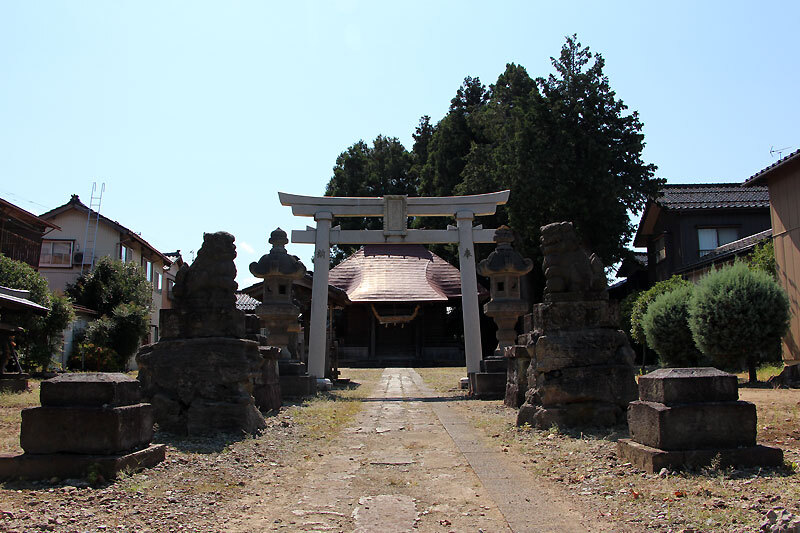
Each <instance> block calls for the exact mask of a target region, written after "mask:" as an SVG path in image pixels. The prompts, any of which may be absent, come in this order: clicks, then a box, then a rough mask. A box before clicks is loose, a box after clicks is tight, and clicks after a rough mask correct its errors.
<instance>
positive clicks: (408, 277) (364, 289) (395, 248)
mask: <svg viewBox="0 0 800 533" xmlns="http://www.w3.org/2000/svg"><path fill="white" fill-rule="evenodd" d="M329 283H330V284H331V285H333V286H335V287H339V288H340V289H342V290H344V291H346V292H347V296H348V297H349V298H350V300H351V301H353V302H414V301H416V302H421V301H427V302H430V301H447V300H449V299H452V298H460V297H461V274H460V272H459V270H458V269H457V268H456V267H454V266H453V265H451V264H450V263H448V262H447V261H445V260H444V259H442V258H441V257H439V256H438V255H436V254H434V253H432V252H430V251H429V250H428V249H426V248H425V247H424V246H422V245H421V244H368V245H365V246H364V247H362V248H361V249H360V250H358V251H357V252H356V253H354V254H353V255H351V256H350V257H348V258H347V259H345V260H344V261H342V262H341V263H339V264H338V265H337V266H336V267H334V268H333V269H331V271H330V278H329ZM484 290H485V289H484Z"/></svg>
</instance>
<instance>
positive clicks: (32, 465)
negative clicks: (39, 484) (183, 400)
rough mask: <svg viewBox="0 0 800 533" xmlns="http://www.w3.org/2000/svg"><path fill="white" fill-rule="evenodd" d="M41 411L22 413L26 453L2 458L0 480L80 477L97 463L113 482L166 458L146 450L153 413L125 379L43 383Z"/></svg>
mask: <svg viewBox="0 0 800 533" xmlns="http://www.w3.org/2000/svg"><path fill="white" fill-rule="evenodd" d="M40 400H41V404H42V405H41V407H32V408H28V409H23V410H22V426H21V430H20V445H21V446H22V449H23V450H24V451H25V453H24V454H22V455H19V456H15V457H8V456H6V457H0V478H9V477H25V478H28V479H33V478H43V477H44V478H46V477H53V476H56V477H83V476H85V475H86V473H87V469H88V468H89V467H90V466H91V465H94V464H97V465H98V466H97V468H99V473H101V474H102V475H103V476H104V477H107V478H112V477H114V476H115V475H116V474H117V473H118V472H119V471H120V470H121V469H132V470H139V469H141V468H145V467H149V466H153V465H155V464H157V463H159V462H160V461H162V460H163V459H164V446H163V445H153V446H151V445H150V441H151V440H152V438H153V408H152V406H151V405H150V404H148V403H141V392H140V388H139V383H138V382H137V381H136V380H133V379H131V378H129V377H128V376H126V375H124V374H64V375H62V376H59V377H56V378H54V379H52V380H49V381H44V382H42V388H41V393H40Z"/></svg>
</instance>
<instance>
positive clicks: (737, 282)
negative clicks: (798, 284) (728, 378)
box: [689, 263, 789, 383]
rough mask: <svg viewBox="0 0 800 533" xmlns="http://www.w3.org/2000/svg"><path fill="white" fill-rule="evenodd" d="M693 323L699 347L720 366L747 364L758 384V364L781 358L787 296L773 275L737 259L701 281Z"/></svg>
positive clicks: (691, 304) (786, 324) (692, 311)
mask: <svg viewBox="0 0 800 533" xmlns="http://www.w3.org/2000/svg"><path fill="white" fill-rule="evenodd" d="M689 327H690V328H691V330H692V334H693V336H694V340H695V344H697V347H698V348H699V349H700V351H702V352H703V353H704V354H705V355H707V356H708V357H711V358H712V359H714V360H715V361H717V362H718V364H720V365H721V366H733V365H746V366H747V368H748V371H749V377H750V382H751V383H755V382H756V381H758V378H757V376H756V369H757V367H758V365H759V364H760V363H763V362H768V361H775V360H779V359H780V353H781V337H783V335H784V334H785V333H786V331H787V329H788V327H789V299H788V297H787V296H786V293H785V292H784V290H783V289H782V288H781V286H780V285H778V283H777V282H776V281H775V279H774V278H773V277H772V276H770V275H769V274H767V273H766V272H763V271H754V270H750V269H748V267H747V265H745V264H744V263H736V264H734V265H732V266H728V267H725V268H722V269H721V270H718V271H716V272H712V273H711V274H709V275H708V276H706V277H704V278H703V279H702V280H700V282H699V283H698V285H697V287H696V288H695V291H694V294H693V295H692V298H691V300H690V302H689Z"/></svg>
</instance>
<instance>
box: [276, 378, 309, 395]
mask: <svg viewBox="0 0 800 533" xmlns="http://www.w3.org/2000/svg"><path fill="white" fill-rule="evenodd" d="M280 382H281V396H283V397H284V398H302V397H303V396H312V395H314V394H315V393H316V392H317V380H316V378H315V377H314V376H309V375H308V374H306V375H305V376H284V375H281V376H280Z"/></svg>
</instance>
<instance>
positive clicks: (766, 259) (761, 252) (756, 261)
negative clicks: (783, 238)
mask: <svg viewBox="0 0 800 533" xmlns="http://www.w3.org/2000/svg"><path fill="white" fill-rule="evenodd" d="M747 266H748V267H750V269H751V270H760V271H762V272H766V273H767V274H769V275H770V276H772V277H775V275H776V273H777V269H776V266H775V245H774V244H773V242H772V241H767V242H765V243H762V244H759V245H757V246H756V247H755V249H754V250H753V253H752V254H750V257H748V258H747Z"/></svg>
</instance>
